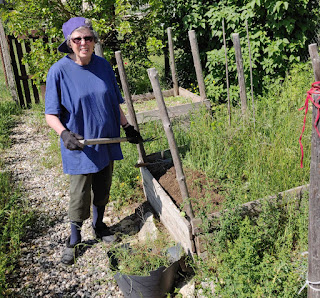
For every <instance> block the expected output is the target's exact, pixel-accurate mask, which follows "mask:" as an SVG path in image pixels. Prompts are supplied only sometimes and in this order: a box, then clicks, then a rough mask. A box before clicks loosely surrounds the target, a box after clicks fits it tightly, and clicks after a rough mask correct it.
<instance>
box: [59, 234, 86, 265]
mask: <svg viewBox="0 0 320 298" xmlns="http://www.w3.org/2000/svg"><path fill="white" fill-rule="evenodd" d="M80 243H81V242H77V243H76V244H73V245H71V244H70V237H69V238H68V239H67V241H66V246H67V247H66V248H65V250H64V251H63V254H62V257H61V263H63V264H65V265H72V264H74V263H75V261H76V259H77V257H78V256H79V252H80Z"/></svg>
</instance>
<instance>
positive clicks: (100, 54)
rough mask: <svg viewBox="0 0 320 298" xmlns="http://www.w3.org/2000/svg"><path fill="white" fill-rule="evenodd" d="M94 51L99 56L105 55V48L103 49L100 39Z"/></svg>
mask: <svg viewBox="0 0 320 298" xmlns="http://www.w3.org/2000/svg"><path fill="white" fill-rule="evenodd" d="M94 53H95V54H96V55H97V56H100V57H104V55H103V49H102V46H101V43H100V41H98V42H97V43H96V44H95V46H94Z"/></svg>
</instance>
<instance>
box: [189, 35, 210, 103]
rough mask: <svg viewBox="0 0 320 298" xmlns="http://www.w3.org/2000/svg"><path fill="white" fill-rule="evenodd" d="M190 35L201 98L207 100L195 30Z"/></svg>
mask: <svg viewBox="0 0 320 298" xmlns="http://www.w3.org/2000/svg"><path fill="white" fill-rule="evenodd" d="M188 34H189V40H190V45H191V51H192V57H193V63H194V67H195V69H196V74H197V81H198V85H199V91H200V97H201V99H202V100H205V99H206V98H207V95H206V88H205V84H204V80H203V74H202V66H201V60H200V54H199V47H198V42H197V37H196V33H195V31H194V30H190V31H189V32H188Z"/></svg>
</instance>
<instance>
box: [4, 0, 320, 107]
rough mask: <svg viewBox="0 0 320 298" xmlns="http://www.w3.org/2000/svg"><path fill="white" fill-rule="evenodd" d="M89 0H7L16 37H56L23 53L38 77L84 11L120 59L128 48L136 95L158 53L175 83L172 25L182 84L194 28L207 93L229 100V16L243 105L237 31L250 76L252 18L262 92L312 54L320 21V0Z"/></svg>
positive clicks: (187, 78) (232, 72)
mask: <svg viewBox="0 0 320 298" xmlns="http://www.w3.org/2000/svg"><path fill="white" fill-rule="evenodd" d="M86 3H87V4H88V9H86V10H83V1H82V0H68V1H67V2H64V3H62V2H59V1H58V2H56V1H47V0H7V1H6V5H0V15H1V17H2V19H3V21H4V23H5V25H6V29H7V31H8V32H10V33H11V34H14V35H16V36H17V35H19V34H21V35H25V34H26V32H28V33H31V32H33V33H34V32H35V31H38V32H39V35H40V36H45V37H46V38H47V39H48V40H50V42H43V40H42V39H36V40H34V41H31V48H32V51H31V53H29V54H26V55H25V57H24V62H25V63H28V64H29V69H30V72H31V74H33V75H34V77H33V78H34V79H35V80H37V81H38V82H44V81H45V79H46V74H47V71H48V69H49V67H50V66H51V65H52V64H53V62H55V61H57V60H58V59H59V58H61V57H62V54H61V53H58V51H57V50H56V49H57V47H58V45H59V44H60V42H61V39H62V38H63V37H62V30H61V27H62V24H63V23H64V22H65V21H66V20H68V19H69V18H70V16H79V15H82V16H84V17H87V18H90V19H92V21H93V25H94V28H95V29H96V30H97V31H98V33H99V34H100V37H101V43H102V45H103V48H104V54H105V57H107V59H108V60H109V61H111V63H112V64H113V65H115V63H114V59H113V58H114V51H116V50H121V52H122V55H123V57H124V60H125V62H126V63H127V66H126V67H127V72H128V78H129V82H130V87H131V91H132V93H133V94H140V93H145V92H147V91H150V84H148V79H147V74H146V69H147V68H149V67H153V66H156V64H157V63H155V61H154V59H152V58H151V57H152V56H161V55H162V56H164V57H165V59H166V66H165V71H164V74H165V77H166V79H164V80H163V81H164V82H163V83H164V84H166V85H168V84H170V71H169V63H168V49H167V35H166V28H168V27H171V28H172V29H173V39H174V45H175V50H176V65H177V70H178V80H179V84H180V85H181V86H183V87H185V88H188V87H189V86H190V84H191V83H193V84H195V81H196V79H195V72H194V71H193V67H192V65H193V61H192V55H191V53H190V42H189V40H188V31H189V30H195V31H196V34H197V39H198V44H199V45H200V46H199V50H200V57H201V59H202V64H203V66H204V65H205V67H204V68H203V69H204V74H205V76H206V87H207V95H208V97H209V98H210V99H211V100H212V101H213V102H214V103H217V104H219V103H222V102H225V99H226V98H227V96H226V86H225V77H226V76H225V61H224V60H225V55H224V48H223V37H222V21H223V20H225V29H226V30H225V31H226V43H227V47H228V49H229V50H228V61H229V79H230V83H231V100H232V102H233V104H235V105H236V104H237V94H238V84H237V82H236V64H235V57H234V56H235V55H234V49H233V42H232V33H239V35H240V38H241V46H242V53H243V62H244V68H245V75H246V77H249V56H248V45H247V33H246V27H245V24H246V23H248V28H249V35H250V43H251V53H252V64H253V78H254V90H255V92H256V93H258V94H260V95H261V94H262V93H263V92H264V89H266V88H268V84H269V82H270V81H272V82H274V81H276V80H278V79H282V78H284V77H285V75H286V72H287V71H288V69H290V67H292V65H293V64H294V63H299V62H300V61H303V60H304V59H305V57H307V56H308V53H307V47H306V45H307V44H308V43H311V41H312V40H313V38H314V37H315V36H316V35H317V28H318V23H319V5H318V3H317V1H311V0H308V1H306V0H297V1H295V4H294V5H290V4H289V2H288V1H277V0H269V1H262V0H242V1H239V0H223V1H221V0H219V1H205V2H204V1H200V0H177V1H171V0H164V1H160V0H153V1H146V0H143V1H141V0H139V1H138V0H133V1H126V0H91V1H87V2H86ZM40 32H41V33H40ZM39 57H41V59H39ZM165 59H163V60H165ZM163 62H164V61H163ZM248 81H249V80H247V82H248ZM248 87H249V86H248Z"/></svg>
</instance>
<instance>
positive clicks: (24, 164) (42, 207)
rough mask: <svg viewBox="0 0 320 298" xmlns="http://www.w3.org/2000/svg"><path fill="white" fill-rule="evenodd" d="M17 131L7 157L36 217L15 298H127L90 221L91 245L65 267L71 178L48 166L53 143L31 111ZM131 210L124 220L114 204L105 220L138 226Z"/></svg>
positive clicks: (86, 236)
mask: <svg viewBox="0 0 320 298" xmlns="http://www.w3.org/2000/svg"><path fill="white" fill-rule="evenodd" d="M20 119H21V121H20V122H19V123H18V124H17V126H16V127H15V128H14V129H13V133H12V136H11V137H12V140H13V145H12V147H11V148H10V149H8V150H7V151H6V152H5V154H4V156H2V159H3V160H4V162H5V167H6V168H7V169H8V170H10V171H11V172H12V173H13V175H14V178H15V180H16V181H17V182H18V183H19V182H20V184H21V186H22V189H23V190H24V195H25V197H26V198H27V199H28V202H29V204H30V207H31V209H32V210H34V211H35V212H36V214H37V220H36V223H35V225H34V226H32V227H28V231H27V237H26V240H25V242H23V243H22V256H21V258H20V260H19V267H18V269H17V271H16V273H15V275H14V276H11V277H10V279H11V280H10V282H11V283H12V284H13V287H12V289H11V290H12V295H13V297H123V295H122V294H121V292H120V291H119V289H118V287H117V284H116V282H115V280H114V279H113V275H112V272H111V270H110V268H109V260H108V258H107V251H108V249H109V247H108V246H107V245H105V244H103V243H100V242H99V243H97V242H95V241H93V238H92V235H91V230H90V220H87V221H86V222H85V224H84V226H83V231H82V236H83V241H85V242H86V243H88V244H91V245H88V246H87V249H85V251H84V253H83V255H82V256H81V257H79V259H78V261H77V263H76V264H75V265H72V266H65V265H63V264H61V263H60V258H61V254H62V252H63V249H64V247H65V240H66V238H67V237H68V236H69V223H68V218H67V205H68V201H69V194H68V176H66V175H64V174H62V172H61V169H59V168H58V169H47V168H45V167H44V166H43V159H45V158H46V157H47V156H46V154H47V153H46V149H47V147H48V145H49V139H48V131H49V130H48V129H44V128H43V127H41V126H40V129H39V125H37V123H36V121H37V118H36V117H35V116H34V114H33V112H32V111H25V112H24V115H23V117H21V118H20ZM132 211H133V213H134V210H131V211H128V214H124V215H123V216H122V218H119V217H117V216H116V217H115V216H114V215H113V208H112V204H109V205H108V207H107V210H106V216H105V218H104V221H105V222H106V223H107V224H108V225H113V226H114V229H115V230H116V231H122V232H127V233H130V231H125V229H126V228H127V229H129V230H131V234H132V229H135V227H137V226H138V222H137V216H132V215H131V216H130V213H132Z"/></svg>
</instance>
